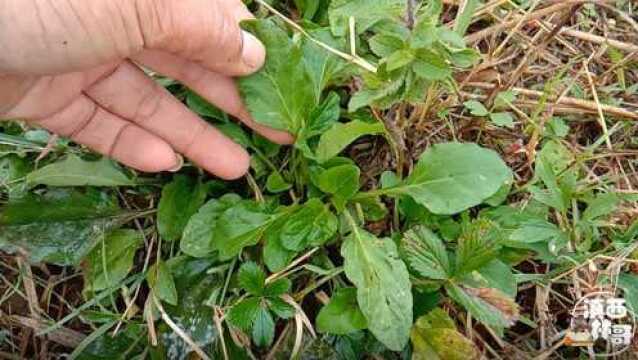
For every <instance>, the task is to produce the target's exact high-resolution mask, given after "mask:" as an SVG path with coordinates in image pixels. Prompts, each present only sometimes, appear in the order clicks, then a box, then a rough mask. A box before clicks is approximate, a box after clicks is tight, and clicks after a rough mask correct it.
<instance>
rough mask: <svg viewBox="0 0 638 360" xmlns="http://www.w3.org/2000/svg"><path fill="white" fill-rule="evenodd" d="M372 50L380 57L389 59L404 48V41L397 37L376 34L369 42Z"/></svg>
mask: <svg viewBox="0 0 638 360" xmlns="http://www.w3.org/2000/svg"><path fill="white" fill-rule="evenodd" d="M368 45H370V50H372V52H373V53H375V54H376V55H377V56H380V57H382V58H383V57H388V56H390V55H392V54H393V53H395V52H398V51H400V50H401V49H402V48H403V47H404V40H403V39H402V38H401V37H400V36H397V35H390V34H376V35H374V36H372V37H371V38H370V40H368Z"/></svg>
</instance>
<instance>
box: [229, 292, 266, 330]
mask: <svg viewBox="0 0 638 360" xmlns="http://www.w3.org/2000/svg"><path fill="white" fill-rule="evenodd" d="M260 302H261V299H260V298H258V297H250V298H247V299H244V300H242V301H240V302H238V303H237V304H235V305H234V306H233V307H232V308H230V311H228V314H227V319H228V322H230V323H231V324H233V325H235V326H237V327H238V328H240V329H241V330H243V331H248V330H250V328H251V327H252V325H253V323H254V322H255V319H256V317H257V313H259V311H260Z"/></svg>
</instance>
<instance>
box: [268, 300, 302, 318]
mask: <svg viewBox="0 0 638 360" xmlns="http://www.w3.org/2000/svg"><path fill="white" fill-rule="evenodd" d="M268 302H269V306H268V308H269V309H270V310H271V311H272V312H274V313H275V314H276V315H277V316H278V317H280V318H282V319H290V318H292V317H293V316H295V313H296V312H297V311H296V310H295V308H294V307H293V306H292V305H290V304H288V303H287V302H285V301H283V300H282V299H281V298H278V297H270V298H268Z"/></svg>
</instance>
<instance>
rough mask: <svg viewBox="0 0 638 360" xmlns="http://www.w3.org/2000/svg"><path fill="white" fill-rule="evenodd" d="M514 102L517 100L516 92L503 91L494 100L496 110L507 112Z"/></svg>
mask: <svg viewBox="0 0 638 360" xmlns="http://www.w3.org/2000/svg"><path fill="white" fill-rule="evenodd" d="M514 100H516V93H515V92H514V91H512V90H510V91H501V92H499V93H498V95H496V97H495V98H494V108H495V109H506V110H507V109H509V107H510V105H511V104H512V103H513V102H514Z"/></svg>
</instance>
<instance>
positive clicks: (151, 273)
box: [146, 260, 177, 305]
mask: <svg viewBox="0 0 638 360" xmlns="http://www.w3.org/2000/svg"><path fill="white" fill-rule="evenodd" d="M146 280H147V281H148V286H150V287H151V289H153V293H154V294H155V296H157V298H158V299H160V300H163V301H166V302H167V303H169V304H171V305H177V289H176V288H175V280H173V274H172V273H171V269H170V268H169V267H168V266H167V265H166V263H165V262H164V261H162V260H158V261H157V262H156V263H155V264H153V266H151V267H150V268H149V269H148V274H147V275H146Z"/></svg>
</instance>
